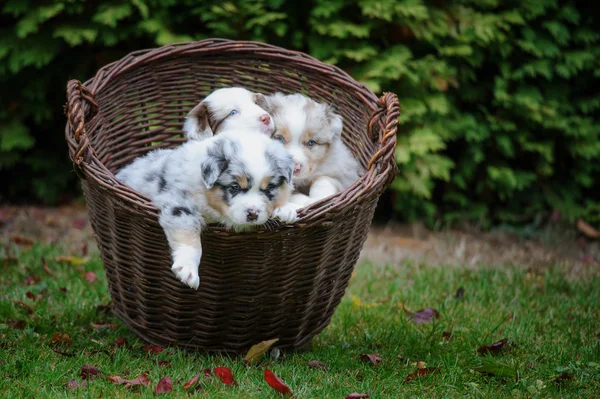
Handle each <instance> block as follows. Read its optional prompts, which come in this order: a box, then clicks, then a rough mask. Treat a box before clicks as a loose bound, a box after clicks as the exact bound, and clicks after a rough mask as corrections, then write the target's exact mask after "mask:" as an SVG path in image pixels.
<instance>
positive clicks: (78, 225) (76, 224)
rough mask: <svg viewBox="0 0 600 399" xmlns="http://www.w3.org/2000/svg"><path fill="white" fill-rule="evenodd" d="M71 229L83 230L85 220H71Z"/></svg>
mask: <svg viewBox="0 0 600 399" xmlns="http://www.w3.org/2000/svg"><path fill="white" fill-rule="evenodd" d="M71 226H72V227H74V228H76V229H79V230H81V229H83V228H84V227H85V220H83V219H75V220H73V223H72V224H71Z"/></svg>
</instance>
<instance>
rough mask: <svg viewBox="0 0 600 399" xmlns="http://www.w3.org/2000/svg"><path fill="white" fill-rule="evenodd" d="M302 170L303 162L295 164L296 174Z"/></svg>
mask: <svg viewBox="0 0 600 399" xmlns="http://www.w3.org/2000/svg"><path fill="white" fill-rule="evenodd" d="M301 170H302V164H301V163H296V164H294V174H295V175H297V174H298V173H300V171H301Z"/></svg>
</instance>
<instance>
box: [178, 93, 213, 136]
mask: <svg viewBox="0 0 600 399" xmlns="http://www.w3.org/2000/svg"><path fill="white" fill-rule="evenodd" d="M209 118H210V115H209V109H208V104H207V103H206V102H204V101H202V102H201V103H200V104H198V105H196V106H195V107H194V109H192V110H191V111H190V112H189V114H187V116H186V117H185V123H184V124H183V131H184V132H185V135H186V136H187V138H188V139H190V140H203V139H205V138H207V137H211V136H212V135H213V131H212V130H211V128H210V124H209V122H208V119H209Z"/></svg>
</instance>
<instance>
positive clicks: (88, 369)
mask: <svg viewBox="0 0 600 399" xmlns="http://www.w3.org/2000/svg"><path fill="white" fill-rule="evenodd" d="M99 372H100V370H98V367H94V366H92V365H91V364H86V365H85V366H83V367H82V368H81V371H80V372H79V376H80V377H81V378H83V379H84V380H85V379H86V378H87V379H93V378H94V377H95V376H97V375H98V373H99Z"/></svg>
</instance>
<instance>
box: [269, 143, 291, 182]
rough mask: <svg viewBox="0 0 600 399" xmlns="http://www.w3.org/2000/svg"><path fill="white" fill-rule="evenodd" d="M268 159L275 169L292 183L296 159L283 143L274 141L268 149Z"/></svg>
mask: <svg viewBox="0 0 600 399" xmlns="http://www.w3.org/2000/svg"><path fill="white" fill-rule="evenodd" d="M267 159H268V160H269V162H270V163H271V166H272V168H273V171H274V172H275V173H276V174H277V175H279V176H282V177H283V178H284V179H285V181H286V182H287V183H288V184H292V176H293V174H294V159H293V158H292V156H291V155H290V153H289V152H288V151H287V150H286V149H285V147H283V145H282V144H281V143H279V142H277V141H273V143H272V144H271V145H270V146H269V149H268V150H267Z"/></svg>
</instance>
